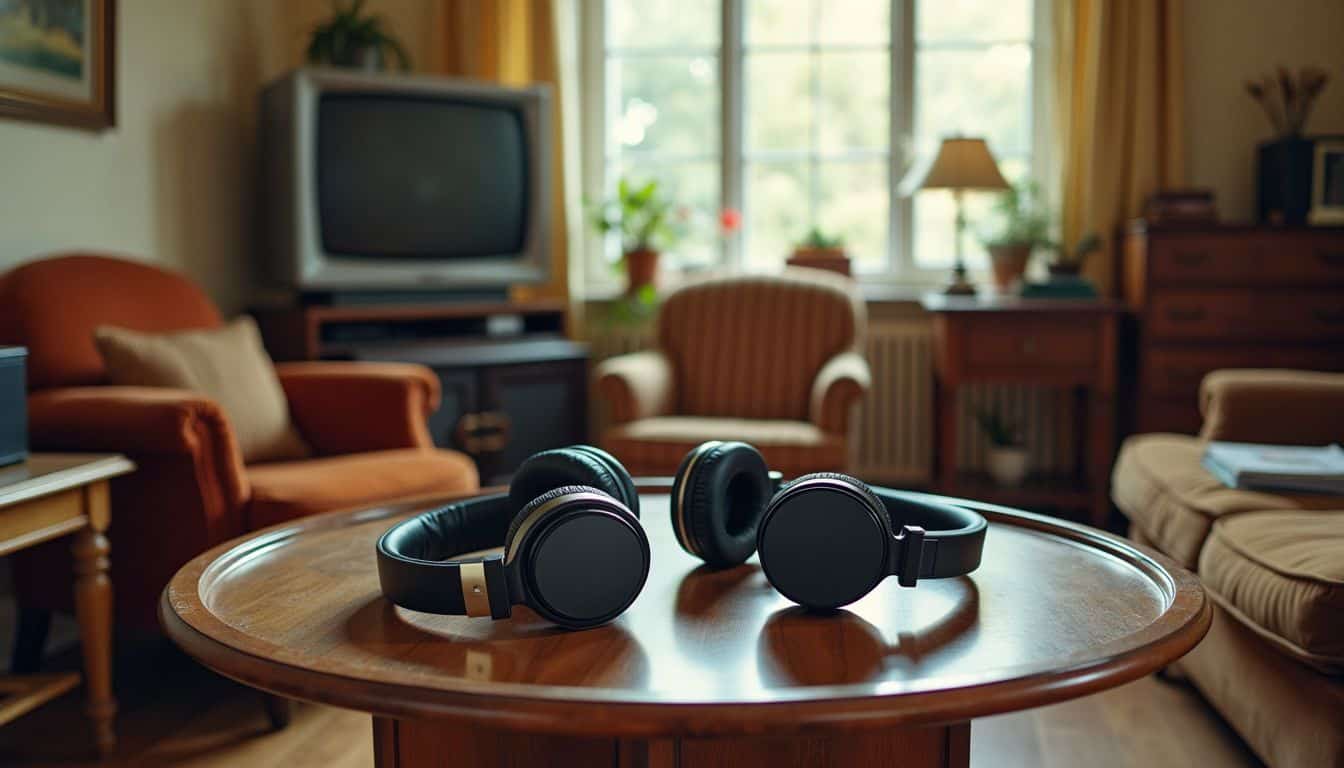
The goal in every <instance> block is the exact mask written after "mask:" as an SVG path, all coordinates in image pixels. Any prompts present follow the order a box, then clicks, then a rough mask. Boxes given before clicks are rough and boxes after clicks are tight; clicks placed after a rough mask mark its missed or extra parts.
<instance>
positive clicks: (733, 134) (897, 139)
mask: <svg viewBox="0 0 1344 768" xmlns="http://www.w3.org/2000/svg"><path fill="white" fill-rule="evenodd" d="M749 1H750V0H719V7H720V19H719V21H720V39H719V45H718V47H717V51H718V54H717V55H718V59H719V62H718V63H719V72H718V77H719V97H720V103H719V123H720V124H719V151H718V153H717V154H718V157H719V200H720V206H721V207H722V208H732V209H734V210H738V211H742V210H743V205H744V203H745V187H746V171H747V166H748V162H749V161H748V159H747V156H746V153H745V151H744V149H745V146H744V145H745V142H744V126H745V120H744V114H743V112H744V110H745V108H746V101H745V98H744V84H745V72H744V70H745V63H746V52H747V46H746V41H745V35H744V33H745V21H744V19H745V6H744V3H745V2H749ZM1054 1H1055V0H1033V2H1032V29H1031V41H1030V43H1029V47H1030V50H1031V76H1030V79H1029V82H1028V89H1029V93H1030V103H1031V114H1030V115H1029V116H1028V118H1029V120H1030V124H1031V163H1030V166H1031V174H1032V177H1033V178H1035V179H1037V180H1038V181H1039V183H1040V186H1041V192H1042V196H1043V200H1044V201H1045V202H1046V203H1047V204H1049V205H1050V206H1052V209H1053V208H1057V207H1058V202H1059V189H1058V182H1057V179H1056V178H1055V176H1056V174H1055V173H1053V171H1054V169H1055V156H1054V152H1053V149H1054V142H1053V141H1052V135H1053V133H1054V122H1053V115H1052V114H1051V109H1050V107H1051V98H1050V90H1049V85H1050V77H1051V59H1050V45H1051V42H1052V41H1051V35H1050V14H1051V3H1052V2H1054ZM888 2H890V4H891V13H890V19H891V22H890V23H891V29H890V36H889V38H888V39H889V41H890V43H889V45H890V50H889V56H888V58H889V61H890V71H889V77H890V84H891V86H890V87H891V93H890V98H889V109H890V114H889V119H888V130H889V134H888V137H887V140H888V145H887V147H888V151H887V161H888V173H889V178H888V185H889V186H888V188H889V194H888V216H889V225H888V227H887V241H888V242H887V261H886V267H885V268H884V269H882V270H880V271H866V272H859V273H857V274H856V277H858V278H859V279H860V280H861V281H863V282H868V283H888V284H904V285H914V286H920V287H923V286H935V285H939V284H942V283H944V282H945V281H946V279H947V272H948V270H947V269H946V268H935V267H921V266H919V265H917V264H916V263H915V259H914V254H913V241H914V232H913V223H914V213H913V209H914V205H913V200H912V199H911V198H909V197H903V196H901V195H900V194H899V193H898V191H897V187H898V186H899V184H900V181H901V179H902V178H903V177H904V176H905V174H906V173H907V172H908V171H909V169H910V167H911V165H912V164H913V162H914V161H915V159H916V157H917V156H916V155H915V153H914V148H913V145H914V141H913V136H914V131H915V97H916V88H917V85H916V71H915V69H916V67H915V59H916V57H917V52H918V50H919V49H918V45H917V42H916V39H915V3H916V2H917V0H888ZM606 6H607V0H581V2H580V3H579V6H578V8H579V12H580V14H581V19H580V44H581V50H582V54H581V57H580V58H581V60H580V74H581V79H582V88H581V89H580V90H581V98H580V99H579V102H580V104H581V107H582V110H583V118H582V119H581V120H580V124H581V133H582V137H581V142H582V144H581V146H582V151H581V157H582V166H583V168H582V177H583V185H582V186H583V193H584V200H585V201H596V200H601V199H603V197H604V196H605V195H606V194H608V190H607V179H606V174H607V168H606V164H607V124H606V122H607V115H608V107H609V104H608V99H610V98H612V95H611V94H609V93H608V92H607V87H606V86H607V83H606V80H607V77H606V72H607V61H608V48H607V37H606V18H605V17H606ZM985 44H987V45H988V44H993V43H992V41H986V43H985ZM583 215H584V219H583V224H584V233H585V234H584V237H583V241H582V242H583V245H584V274H585V276H586V278H587V283H588V285H589V286H590V287H593V288H597V289H599V290H600V289H601V288H603V287H615V286H616V285H617V284H618V278H617V276H616V273H615V272H614V271H612V270H610V269H608V268H606V264H605V250H606V248H607V245H606V242H605V240H604V238H603V236H602V235H600V234H598V233H596V232H594V231H593V228H592V227H590V226H588V225H587V224H588V223H587V211H586V210H585V211H584V213H583ZM744 238H745V228H741V227H740V228H738V230H737V231H736V232H734V233H732V234H731V235H728V236H725V237H724V238H723V258H722V260H721V261H720V262H719V264H718V266H719V267H722V268H742V267H743V265H744V262H745V259H744V258H743V250H744Z"/></svg>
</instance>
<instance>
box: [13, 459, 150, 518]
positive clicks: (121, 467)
mask: <svg viewBox="0 0 1344 768" xmlns="http://www.w3.org/2000/svg"><path fill="white" fill-rule="evenodd" d="M134 469H135V465H134V464H132V463H131V462H130V460H129V459H127V458H126V457H125V456H122V455H120V454H116V453H34V454H30V455H29V456H28V460H27V461H21V462H19V463H17V464H10V465H7V466H4V467H0V507H8V506H10V505H12V504H18V503H19V502H21V501H27V500H29V499H35V498H38V497H40V496H48V495H50V494H53V493H59V492H61V491H66V490H69V489H71V488H78V487H79V486H81V485H87V484H88V483H94V482H97V481H99V480H106V479H108V478H110V477H116V476H117V475H124V474H126V473H127V472H130V471H132V470H134Z"/></svg>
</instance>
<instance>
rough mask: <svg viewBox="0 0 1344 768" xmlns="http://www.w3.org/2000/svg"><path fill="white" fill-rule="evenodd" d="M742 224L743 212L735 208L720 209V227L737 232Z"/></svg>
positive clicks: (726, 230) (725, 230)
mask: <svg viewBox="0 0 1344 768" xmlns="http://www.w3.org/2000/svg"><path fill="white" fill-rule="evenodd" d="M741 226H742V212H741V211H739V210H736V209H734V208H724V209H723V210H721V211H719V228H720V229H722V230H723V231H724V232H736V231H737V229H738V228H739V227H741Z"/></svg>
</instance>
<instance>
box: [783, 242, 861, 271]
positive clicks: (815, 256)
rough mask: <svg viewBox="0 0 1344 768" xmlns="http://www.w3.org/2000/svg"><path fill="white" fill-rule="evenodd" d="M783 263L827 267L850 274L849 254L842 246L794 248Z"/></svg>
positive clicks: (797, 265) (810, 267)
mask: <svg viewBox="0 0 1344 768" xmlns="http://www.w3.org/2000/svg"><path fill="white" fill-rule="evenodd" d="M785 263H786V264H788V265H789V266H790V267H807V268H809V269H828V270H830V271H832V272H839V273H840V274H842V275H845V276H849V275H850V274H852V270H851V269H850V260H849V255H848V254H847V253H845V249H844V248H795V249H793V255H791V256H789V258H788V260H787V261H786V262H785Z"/></svg>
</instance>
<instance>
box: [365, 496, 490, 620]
mask: <svg viewBox="0 0 1344 768" xmlns="http://www.w3.org/2000/svg"><path fill="white" fill-rule="evenodd" d="M513 512H514V509H513V505H512V504H511V503H510V502H509V497H508V495H507V494H495V495H493V496H482V497H480V498H476V499H469V500H467V501H460V502H457V503H455V504H449V505H448V506H446V507H443V508H442V509H437V510H435V511H433V512H427V513H425V514H423V515H417V516H415V517H413V518H411V519H409V520H405V521H403V522H400V523H398V524H396V525H395V526H393V527H392V528H391V529H389V530H388V531H387V533H384V534H383V536H382V538H380V539H378V548H377V552H378V580H379V582H381V584H382V587H383V594H384V595H386V596H387V598H388V599H389V600H391V601H392V602H394V603H396V604H397V605H400V606H403V607H406V608H410V609H411V610H414V611H425V612H427V613H448V614H459V615H460V614H468V615H478V614H482V613H485V611H482V610H479V609H480V608H485V607H487V606H485V605H484V604H481V603H482V601H484V600H485V599H486V597H485V596H482V595H480V593H479V592H476V593H473V591H472V590H473V588H474V587H476V586H480V587H482V589H483V590H484V592H485V593H486V595H488V598H489V604H488V614H489V615H491V616H493V617H495V618H503V617H506V616H508V615H509V612H510V606H509V605H507V604H501V605H496V603H507V600H506V599H504V598H503V596H504V595H506V594H508V590H507V589H506V588H505V584H504V567H503V564H502V558H501V557H500V556H498V555H487V556H473V557H468V558H461V559H455V558H457V557H458V555H462V554H466V553H468V552H476V551H478V550H482V549H489V548H491V547H498V546H500V545H502V544H504V543H505V542H504V535H505V533H506V532H507V531H508V528H509V522H510V520H511V519H512V518H513ZM464 570H466V571H469V573H468V578H467V579H466V580H465V581H464V580H463V578H462V573H463V571H464ZM481 580H483V581H484V583H483V584H482V583H481ZM454 585H461V587H462V588H461V589H454V588H453V586H454ZM487 585H488V588H486V586H487ZM496 596H499V597H496ZM473 603H478V605H473Z"/></svg>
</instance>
